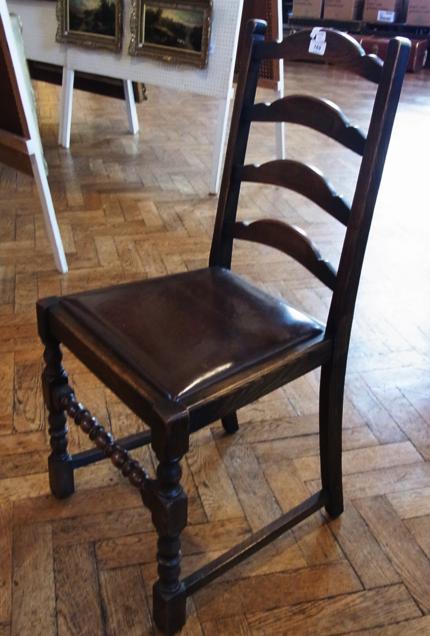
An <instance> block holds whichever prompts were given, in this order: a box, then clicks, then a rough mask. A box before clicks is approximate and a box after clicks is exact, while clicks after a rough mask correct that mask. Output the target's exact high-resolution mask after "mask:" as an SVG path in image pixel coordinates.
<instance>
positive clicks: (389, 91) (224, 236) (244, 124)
mask: <svg viewBox="0 0 430 636" xmlns="http://www.w3.org/2000/svg"><path fill="white" fill-rule="evenodd" d="M264 33H265V23H264V22H261V21H253V22H250V23H248V32H247V38H248V46H247V49H246V59H244V60H243V63H242V66H241V68H242V75H241V77H240V78H239V83H238V87H237V93H236V99H235V106H234V109H233V115H232V122H231V128H230V137H229V143H228V147H227V153H226V159H225V165H224V174H223V180H222V186H221V193H220V198H219V203H218V210H217V217H216V222H215V230H214V235H213V239H212V248H211V255H210V265H211V266H222V267H227V268H229V267H230V266H231V257H232V249H233V241H234V239H243V240H247V241H253V242H258V243H261V244H264V245H268V246H271V247H274V248H277V249H279V250H281V251H282V252H284V253H286V254H288V255H289V256H291V257H293V258H294V259H295V260H296V261H298V262H299V263H301V264H302V265H303V266H304V267H306V268H307V269H308V270H309V271H311V272H312V273H313V274H314V275H315V276H316V277H317V278H318V279H319V280H320V281H322V282H323V283H324V284H325V285H327V286H328V287H329V288H330V289H331V290H332V291H333V296H332V302H331V307H330V312H329V317H328V321H327V327H326V329H327V333H328V334H330V335H333V334H334V333H335V332H336V333H337V334H338V335H339V337H340V340H341V341H342V342H344V343H345V342H346V343H347V342H348V339H349V334H350V329H351V324H352V317H353V312H354V305H355V299H356V295H357V289H358V283H359V279H360V273H361V267H362V263H363V258H364V253H365V248H366V243H367V237H368V233H369V229H370V224H371V220H372V215H373V210H374V207H375V203H376V197H377V194H378V189H379V185H380V181H381V177H382V171H383V166H384V161H385V156H386V153H387V149H388V143H389V139H390V135H391V130H392V126H393V122H394V116H395V112H396V109H397V104H398V101H399V97H400V91H401V86H402V82H403V77H404V73H405V70H406V65H407V61H408V56H409V48H410V42H409V41H408V40H406V39H404V38H394V39H393V40H391V42H390V44H389V47H388V53H387V58H386V61H385V63H384V64H383V63H382V61H381V60H379V59H378V58H377V57H375V56H374V55H366V54H365V52H364V50H363V49H362V48H361V47H360V45H359V44H358V43H357V42H356V41H355V40H354V39H353V38H351V37H350V36H348V35H346V34H344V33H340V32H337V31H333V30H327V29H318V30H317V29H314V30H313V31H308V30H306V31H300V32H297V33H295V34H293V35H291V36H289V37H287V38H286V39H285V40H284V41H282V42H265V41H264ZM268 58H275V59H278V58H282V59H284V60H286V61H287V62H288V61H293V60H313V61H315V60H318V61H325V62H328V63H331V64H338V65H341V66H342V67H343V68H345V69H348V70H350V71H351V72H353V73H355V74H356V75H357V76H361V77H362V78H366V79H367V80H370V81H371V82H375V83H377V84H378V88H377V91H376V97H375V101H374V105H373V111H372V115H371V119H370V125H369V130H368V134H367V137H366V135H365V134H364V133H363V132H361V131H360V130H359V129H358V128H357V127H355V126H352V125H351V124H350V122H349V121H348V119H347V118H346V117H345V115H344V114H343V113H342V111H341V110H340V109H339V108H338V107H337V106H336V105H335V104H333V103H332V102H329V101H327V100H323V99H319V98H316V97H310V96H305V95H303V96H301V95H291V96H287V97H284V98H282V99H279V100H277V101H275V102H273V103H272V104H270V105H266V104H255V103H254V101H255V94H256V88H257V80H258V71H259V67H260V64H261V62H262V61H263V60H266V59H268ZM253 121H258V122H292V123H296V124H301V125H304V126H307V127H309V128H311V129H314V130H317V131H319V132H321V133H323V134H325V135H328V136H329V137H331V138H332V139H334V140H336V141H337V142H339V143H340V144H342V145H343V146H346V147H347V148H349V149H350V150H351V151H353V152H355V153H357V154H358V155H360V156H361V157H362V160H361V166H360V170H359V175H358V180H357V185H356V189H355V194H354V197H353V201H352V205H351V206H349V205H348V204H347V202H346V201H345V200H344V199H343V198H342V197H340V196H339V195H338V194H337V193H336V192H335V191H334V189H333V187H332V186H331V185H330V184H329V182H327V181H326V180H325V178H324V177H323V175H322V174H321V173H320V172H319V171H318V170H316V169H314V168H312V167H310V166H308V165H306V164H304V163H300V162H298V161H292V160H288V159H285V160H276V161H270V162H268V163H265V164H263V165H261V166H255V165H244V160H245V153H246V148H247V142H248V136H249V131H250V126H251V123H252V122H253ZM243 181H253V182H257V183H267V184H273V185H276V186H284V187H286V188H288V189H290V190H293V191H296V192H298V193H300V194H302V195H304V196H306V197H308V198H309V199H310V200H312V201H313V202H314V203H316V204H317V205H319V206H320V207H321V208H322V209H324V210H325V211H326V212H328V213H329V214H330V215H332V216H333V217H335V218H336V219H337V220H338V221H340V222H341V223H342V224H344V225H345V226H346V228H347V230H346V234H345V240H344V244H343V249H342V253H341V258H340V263H339V267H338V271H337V272H336V270H335V269H334V268H333V267H332V266H331V265H330V263H328V262H327V261H326V260H324V259H323V257H322V256H321V254H320V252H319V251H318V249H317V248H316V247H315V245H314V244H313V243H312V242H311V240H310V239H309V238H308V237H307V235H306V234H305V233H304V232H303V231H301V230H300V229H297V228H295V227H292V226H290V225H289V224H287V223H284V222H281V221H277V220H268V219H264V220H259V221H256V222H253V223H246V222H237V221H236V212H237V206H238V201H239V194H240V188H241V184H242V182H243ZM339 330H341V333H340V334H339Z"/></svg>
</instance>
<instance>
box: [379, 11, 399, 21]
mask: <svg viewBox="0 0 430 636" xmlns="http://www.w3.org/2000/svg"><path fill="white" fill-rule="evenodd" d="M376 19H377V20H378V22H394V21H395V19H396V12H395V11H378V17H377V18H376Z"/></svg>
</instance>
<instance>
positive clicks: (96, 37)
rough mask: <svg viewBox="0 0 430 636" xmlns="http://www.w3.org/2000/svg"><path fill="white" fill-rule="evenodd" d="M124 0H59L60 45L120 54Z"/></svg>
mask: <svg viewBox="0 0 430 636" xmlns="http://www.w3.org/2000/svg"><path fill="white" fill-rule="evenodd" d="M122 14H123V10H122V0H58V2H57V19H58V29H57V38H56V39H57V42H66V43H69V44H76V45H78V46H84V47H90V48H92V47H98V48H104V49H109V50H111V51H120V50H121V46H122Z"/></svg>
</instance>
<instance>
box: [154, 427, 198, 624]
mask: <svg viewBox="0 0 430 636" xmlns="http://www.w3.org/2000/svg"><path fill="white" fill-rule="evenodd" d="M157 442H158V440H153V442H152V446H153V448H154V451H155V453H156V454H157V457H158V459H159V462H160V463H159V465H158V469H157V479H156V480H155V481H154V482H152V484H151V487H150V488H148V489H147V490H146V491H145V492H144V503H145V505H147V506H148V507H149V508H150V510H151V512H152V521H153V523H154V525H155V528H156V530H157V533H158V544H157V561H158V577H159V578H158V581H157V582H156V583H155V584H154V588H153V614H154V621H155V624H156V625H157V627H158V628H159V629H160V630H161V631H162V632H163V633H164V634H175V633H176V632H178V631H179V630H180V629H181V628H182V627H183V625H184V624H185V619H186V596H185V589H184V586H183V584H182V583H181V581H180V580H179V575H180V572H181V565H180V563H181V540H180V534H181V532H182V530H183V529H184V528H185V526H186V525H187V495H186V494H185V492H184V491H183V489H182V486H181V484H180V479H181V474H182V470H181V466H180V463H179V462H180V459H181V457H182V455H183V453H181V454H178V448H176V449H173V448H172V449H168V448H166V446H167V444H166V445H164V444H162V447H160V445H159V444H158V443H157ZM186 445H187V446H188V440H187V442H186ZM175 450H176V452H175Z"/></svg>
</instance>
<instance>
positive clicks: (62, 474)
mask: <svg viewBox="0 0 430 636" xmlns="http://www.w3.org/2000/svg"><path fill="white" fill-rule="evenodd" d="M62 357H63V356H62V354H61V349H60V343H59V342H56V341H54V340H51V341H49V342H45V353H44V360H45V364H46V366H45V369H44V371H43V373H42V385H43V397H44V400H45V404H46V407H47V409H48V412H49V415H48V422H49V431H48V432H49V438H50V444H51V449H52V452H51V454H50V456H49V458H48V469H49V485H50V487H51V492H52V494H53V495H54V496H55V497H57V498H58V499H64V498H65V497H69V496H70V495H71V494H73V493H74V491H75V484H74V478H73V468H72V466H71V463H70V461H71V457H70V455H69V453H68V451H67V432H68V428H67V417H66V415H65V414H64V410H63V409H62V408H61V407H60V406H59V405H58V404H57V400H56V399H55V397H54V393H55V389H57V388H58V387H59V386H61V385H66V384H67V374H66V372H65V371H64V369H63V367H62V365H61V360H62Z"/></svg>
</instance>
